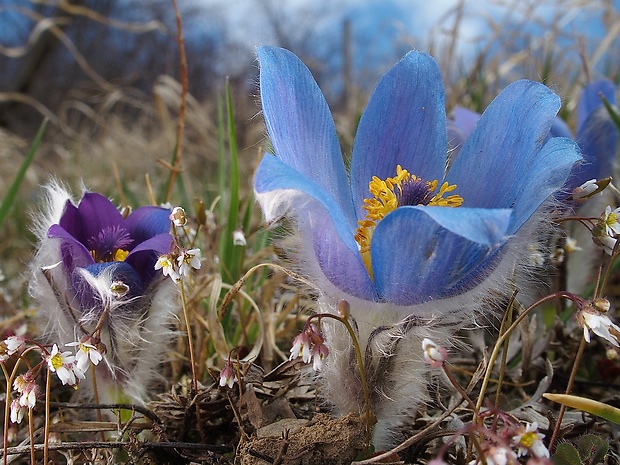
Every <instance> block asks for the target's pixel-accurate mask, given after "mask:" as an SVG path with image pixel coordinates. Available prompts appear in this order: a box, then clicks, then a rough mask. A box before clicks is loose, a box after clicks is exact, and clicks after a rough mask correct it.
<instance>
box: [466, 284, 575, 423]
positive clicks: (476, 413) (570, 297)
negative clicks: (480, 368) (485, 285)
mask: <svg viewBox="0 0 620 465" xmlns="http://www.w3.org/2000/svg"><path fill="white" fill-rule="evenodd" d="M556 298H564V299H568V300H572V301H575V300H576V299H578V298H577V296H575V295H574V294H571V293H570V292H565V291H560V292H554V293H553V294H549V295H548V296H545V297H543V298H542V299H539V300H538V301H536V302H534V303H533V304H532V305H530V306H529V307H528V308H526V309H525V310H524V311H523V313H521V314H520V315H519V316H518V317H517V318H516V319H515V321H514V322H513V323H512V324H511V325H510V327H509V328H508V329H507V330H506V331H505V332H504V333H503V334H502V335H500V337H499V338H498V339H497V341H495V346H493V351H492V352H491V355H490V356H489V362H488V364H487V369H486V372H485V374H484V378H483V380H482V385H481V387H480V394H479V397H478V402H477V403H476V409H475V410H474V418H473V420H472V421H473V423H474V424H477V423H478V417H479V412H480V409H481V408H482V403H483V402H484V398H485V393H486V390H487V387H488V385H489V381H490V380H491V374H492V372H493V365H495V361H496V360H497V357H498V356H499V351H500V350H501V348H502V346H503V345H504V342H505V341H506V340H507V339H508V338H509V337H510V335H511V334H512V332H513V331H514V330H515V329H516V328H518V327H519V325H520V324H521V322H522V321H523V320H524V319H525V318H526V317H527V316H528V315H529V314H530V312H531V311H532V310H534V309H535V308H536V307H538V306H539V305H541V304H543V303H545V302H547V301H549V300H553V299H556Z"/></svg>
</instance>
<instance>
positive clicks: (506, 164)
mask: <svg viewBox="0 0 620 465" xmlns="http://www.w3.org/2000/svg"><path fill="white" fill-rule="evenodd" d="M559 108H560V98H559V97H558V96H557V95H555V94H554V93H553V92H551V91H550V90H549V89H548V88H547V87H545V86H544V85H542V84H539V83H536V82H532V81H525V80H523V81H517V82H515V83H513V84H511V85H509V86H508V87H506V89H504V91H503V92H502V93H501V94H500V95H499V96H498V97H497V98H496V99H495V100H493V102H491V104H490V105H489V107H488V108H487V109H486V111H485V112H484V113H483V115H482V117H481V118H480V121H479V122H478V124H477V125H476V127H475V129H474V132H473V133H472V134H471V136H470V137H469V138H468V139H467V142H465V145H464V146H463V148H462V149H461V151H460V153H459V156H458V157H457V159H456V160H455V161H454V163H453V165H452V167H451V169H450V171H449V173H448V175H447V179H446V180H447V181H448V182H449V183H450V184H456V185H457V189H456V190H455V191H454V193H455V194H458V195H460V196H461V197H463V205H464V206H466V207H478V208H511V207H512V205H513V204H514V202H515V201H516V200H517V199H518V198H519V197H520V196H521V195H522V194H523V191H522V188H523V186H524V185H526V184H527V183H528V179H529V177H530V176H531V175H532V173H531V170H532V167H533V166H535V159H536V157H537V155H538V153H539V152H540V149H541V147H542V143H543V141H544V140H545V138H546V137H547V134H548V133H549V129H550V128H551V124H552V123H553V119H554V118H555V115H556V113H557V111H558V110H559Z"/></svg>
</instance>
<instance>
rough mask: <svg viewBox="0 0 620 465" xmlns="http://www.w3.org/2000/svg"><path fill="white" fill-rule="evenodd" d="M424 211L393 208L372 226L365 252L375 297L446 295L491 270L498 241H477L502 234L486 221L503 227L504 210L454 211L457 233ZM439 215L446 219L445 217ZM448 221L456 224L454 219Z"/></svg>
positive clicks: (418, 299) (413, 299)
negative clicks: (458, 222)
mask: <svg viewBox="0 0 620 465" xmlns="http://www.w3.org/2000/svg"><path fill="white" fill-rule="evenodd" d="M444 209H445V210H453V211H452V212H451V213H455V212H456V210H459V209H449V208H445V207H444ZM429 210H430V209H429V208H420V207H402V208H398V209H396V210H394V211H393V212H392V213H390V214H389V215H387V216H386V217H385V218H384V219H383V220H382V221H381V222H380V223H379V224H378V225H377V228H376V229H375V232H374V234H373V238H372V245H371V254H372V266H373V271H374V279H375V287H376V289H377V293H378V294H379V296H380V298H381V299H383V300H385V301H388V302H392V303H395V304H398V305H414V304H419V303H423V302H427V301H429V300H433V299H441V298H447V297H451V296H453V295H456V294H458V293H462V292H465V291H467V290H469V289H471V288H473V287H474V286H475V285H477V284H478V283H479V282H481V281H482V280H483V279H484V278H486V277H487V276H488V274H489V273H490V272H491V271H492V270H493V268H494V267H493V266H492V261H493V260H494V259H495V258H496V257H497V254H498V253H499V251H500V250H501V243H499V244H496V245H495V246H489V245H485V244H484V243H480V242H494V240H495V239H494V237H499V236H503V234H501V233H498V232H495V231H493V230H494V229H496V228H493V227H490V228H489V225H492V224H495V225H496V226H497V230H498V231H499V230H501V229H503V228H504V227H505V226H506V224H507V218H506V216H507V212H506V210H487V211H486V212H481V211H471V212H468V211H467V210H469V209H462V210H463V213H460V212H459V213H458V215H459V216H460V220H461V221H463V222H464V223H465V224H463V225H462V226H461V232H462V233H463V235H460V234H456V233H455V232H453V231H450V230H448V229H446V228H444V227H443V226H442V225H441V224H439V223H438V222H436V221H435V220H434V219H433V218H432V217H431V216H430V215H429V214H428V212H429ZM443 220H445V221H444V224H447V222H446V221H447V220H446V217H444V218H443ZM466 223H470V224H466ZM480 223H482V224H480ZM449 226H450V227H452V228H453V229H458V228H456V227H455V226H456V221H454V222H453V224H450V225H449ZM485 230H486V231H492V232H490V234H489V233H487V232H485ZM466 236H469V237H472V238H476V239H477V242H474V241H471V240H469V239H468V238H467V237H466Z"/></svg>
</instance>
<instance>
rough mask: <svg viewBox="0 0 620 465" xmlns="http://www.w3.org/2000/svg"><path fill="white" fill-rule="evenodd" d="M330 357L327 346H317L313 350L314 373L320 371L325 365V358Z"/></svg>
mask: <svg viewBox="0 0 620 465" xmlns="http://www.w3.org/2000/svg"><path fill="white" fill-rule="evenodd" d="M328 355H329V350H328V349H327V346H326V345H325V344H315V345H314V347H313V348H312V360H313V361H314V362H313V364H312V368H313V369H314V371H319V370H321V369H322V368H323V365H324V364H325V358H326V357H327V356H328Z"/></svg>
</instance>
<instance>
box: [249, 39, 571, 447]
mask: <svg viewBox="0 0 620 465" xmlns="http://www.w3.org/2000/svg"><path fill="white" fill-rule="evenodd" d="M258 58H259V61H260V69H261V73H260V92H261V100H262V106H263V115H264V119H265V123H266V126H267V131H268V134H269V138H270V141H271V144H272V147H273V152H274V154H273V155H272V154H266V155H265V156H264V157H263V159H262V160H261V162H260V165H259V167H258V170H257V173H256V178H255V183H254V187H255V190H256V194H257V200H258V202H259V203H260V205H261V207H262V209H263V212H264V215H265V217H266V219H267V221H273V220H274V219H277V218H280V217H281V216H282V215H285V214H287V215H288V216H289V217H290V218H291V219H294V220H296V222H297V231H298V233H297V234H296V236H295V239H297V241H296V243H295V244H294V246H291V247H290V248H289V249H288V250H289V252H290V254H291V257H292V263H293V264H294V265H295V264H297V266H298V268H299V271H301V272H303V273H304V274H305V275H306V276H307V277H308V278H310V280H311V281H313V282H314V283H315V284H316V286H317V288H318V289H319V290H320V294H321V296H320V299H319V305H320V306H321V310H322V311H331V312H333V313H335V311H336V310H335V309H336V306H337V302H338V301H339V300H341V299H346V300H348V301H349V302H350V304H351V315H352V317H353V318H354V319H355V320H356V323H357V327H358V330H359V334H360V340H362V341H365V342H363V344H364V343H365V344H366V345H367V346H369V347H370V348H371V350H370V353H372V354H374V355H373V356H372V357H370V358H369V357H368V356H367V359H368V360H367V362H368V363H369V366H368V367H367V370H368V371H369V372H370V375H369V376H368V378H369V379H371V380H373V379H374V380H376V382H377V383H379V384H377V385H376V386H371V387H370V388H371V392H374V393H375V394H374V395H373V399H371V402H372V404H373V406H372V407H373V410H374V413H375V414H376V415H377V417H378V420H379V423H378V425H377V428H376V433H375V442H376V443H377V444H379V445H380V447H381V446H383V445H385V444H387V443H389V442H390V441H393V440H394V439H395V438H393V437H392V439H388V438H390V437H391V435H390V433H389V430H390V429H391V428H393V426H394V423H398V422H400V421H402V420H403V418H402V415H405V416H406V415H407V413H408V412H409V411H410V410H411V409H415V408H416V404H417V403H418V401H419V400H420V398H421V397H423V394H421V393H423V391H424V381H423V379H424V376H425V374H424V373H426V372H427V371H429V369H428V367H425V365H424V362H423V361H422V357H421V354H420V350H419V347H420V344H421V341H422V339H423V338H424V337H429V338H431V339H432V340H434V341H436V342H437V343H438V344H439V345H442V346H449V345H450V344H449V342H448V341H447V340H446V339H447V338H448V336H449V334H450V333H451V331H447V330H443V329H439V330H437V331H435V332H432V331H430V329H428V328H427V325H428V324H429V322H433V325H434V326H436V327H439V328H442V327H444V326H445V325H448V324H450V323H449V322H448V320H450V322H451V324H457V323H458V321H460V322H461V323H463V322H464V321H467V319H468V318H470V317H471V315H472V313H473V311H474V310H476V309H479V306H480V302H481V295H482V294H481V293H483V292H487V291H489V290H490V289H497V288H498V285H500V284H505V282H506V281H507V280H508V278H509V270H513V269H514V268H515V266H516V265H517V263H518V261H519V259H518V257H519V255H520V251H521V249H522V248H523V247H524V246H525V244H527V243H528V242H530V241H531V240H534V239H533V234H532V233H533V231H534V230H535V229H536V227H537V225H538V220H539V219H540V215H535V212H537V210H539V208H540V207H541V205H543V204H544V203H545V201H546V200H547V199H548V198H549V197H550V196H551V195H552V194H554V193H555V192H556V191H557V190H558V189H559V188H561V187H562V185H563V184H564V182H565V181H566V178H567V177H568V175H569V173H570V171H571V168H572V166H573V164H574V163H575V162H576V161H577V160H579V158H580V157H579V154H578V149H577V147H576V144H575V143H574V142H573V141H571V140H569V139H566V138H552V139H550V140H549V141H548V142H546V143H544V144H543V142H544V140H545V138H546V137H547V135H548V133H549V130H550V127H551V125H552V123H553V121H554V118H555V116H556V113H557V111H558V109H559V108H560V99H559V98H558V97H557V96H556V95H554V94H553V93H552V92H551V91H550V90H549V89H548V88H546V87H545V86H543V85H542V84H539V83H536V82H531V81H518V82H515V83H513V84H511V85H509V86H508V87H507V88H506V89H505V90H504V91H503V92H502V93H501V94H500V95H499V96H498V97H497V98H496V99H495V100H494V101H493V102H492V103H491V104H490V105H489V107H488V108H487V110H486V111H485V112H484V114H483V115H482V116H481V117H480V120H479V121H478V122H477V124H476V125H475V128H474V129H473V132H472V133H471V135H470V136H469V137H468V138H467V140H466V141H465V142H464V144H463V146H462V147H461V148H460V151H459V152H458V155H457V156H456V157H453V158H452V159H451V163H450V166H449V169H448V170H446V166H447V157H448V151H449V146H448V141H447V130H446V125H447V119H446V113H445V108H444V89H443V83H442V79H441V75H440V73H439V69H438V66H437V64H436V62H435V61H434V60H433V59H432V58H431V57H430V56H428V55H426V54H424V53H418V52H415V51H414V52H410V53H408V54H407V55H406V56H405V57H404V58H403V59H402V60H401V61H400V62H399V63H398V64H396V65H395V66H394V67H393V68H392V69H391V70H390V71H389V72H388V73H387V74H386V75H385V76H384V77H383V78H382V79H381V80H380V82H379V83H378V84H377V87H376V89H375V91H374V93H373V94H372V96H371V98H370V100H369V102H368V105H367V107H366V110H365V111H364V113H363V115H362V117H361V119H360V121H359V126H358V129H357V134H356V136H355V141H354V146H353V153H352V156H351V161H350V167H349V170H348V172H347V169H346V167H345V162H344V157H343V155H342V152H341V149H340V145H339V142H338V137H337V134H336V129H335V125H334V122H333V119H332V117H331V114H330V112H329V109H328V106H327V103H326V102H325V99H324V97H323V95H322V93H321V91H320V90H319V88H318V86H317V84H316V82H315V81H314V79H313V78H312V75H311V74H310V72H309V70H308V69H307V68H306V67H305V66H304V65H303V64H302V63H301V61H300V60H299V59H298V58H297V57H296V56H295V55H293V54H292V53H291V52H288V51H286V50H283V49H279V48H272V47H263V48H259V50H258ZM457 315H458V317H457ZM323 324H324V325H325V326H331V325H330V324H328V323H327V322H324V323H323ZM333 328H334V329H333V330H329V329H326V341H327V345H328V346H330V353H331V354H333V356H330V357H329V358H328V359H327V362H326V364H325V365H326V366H325V367H324V369H323V370H322V373H323V374H324V379H325V380H326V381H327V382H328V383H329V384H332V387H333V389H331V388H330V387H329V385H328V386H327V390H326V392H327V393H328V395H330V396H332V401H333V402H335V403H336V404H337V405H338V406H340V408H341V409H343V410H351V409H355V408H356V406H358V407H359V405H361V402H360V401H359V397H358V396H357V398H356V390H355V388H354V387H353V386H354V385H355V384H359V380H358V379H357V375H356V374H355V370H354V369H351V368H350V367H349V366H348V364H349V363H350V360H354V359H355V358H354V357H351V356H350V353H349V352H348V350H350V349H347V348H346V347H336V350H333V349H332V347H334V346H337V345H338V344H343V343H344V342H343V341H346V340H347V339H348V338H347V336H346V335H340V336H338V335H335V332H338V331H342V330H340V329H336V328H338V325H333ZM386 328H387V329H386ZM338 334H340V333H338ZM407 339H413V340H415V341H414V342H411V343H410V342H407V341H406V340H407ZM364 350H365V349H362V353H364ZM407 351H408V354H407V355H405V356H403V357H401V358H400V359H401V361H399V360H398V357H396V354H397V353H403V352H407ZM366 353H367V355H368V352H366ZM413 354H416V355H413ZM416 357H417V362H416V361H415V360H416ZM373 370H377V374H378V373H381V374H380V375H378V376H375V377H373V374H372V373H373ZM420 370H421V371H420ZM338 392H341V393H342V394H340V395H339V394H338ZM357 392H358V393H359V391H357ZM382 393H384V394H385V395H384V396H383V395H382Z"/></svg>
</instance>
